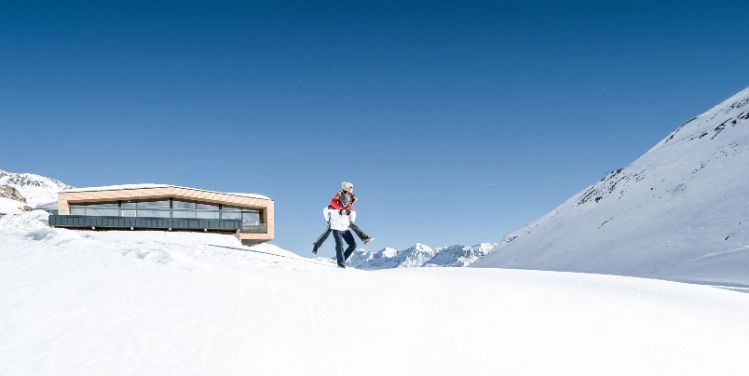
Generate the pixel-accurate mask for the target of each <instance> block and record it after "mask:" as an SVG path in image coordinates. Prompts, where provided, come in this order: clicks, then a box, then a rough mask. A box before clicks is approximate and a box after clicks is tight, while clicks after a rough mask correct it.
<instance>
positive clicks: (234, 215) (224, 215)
mask: <svg viewBox="0 0 749 376" xmlns="http://www.w3.org/2000/svg"><path fill="white" fill-rule="evenodd" d="M221 218H222V219H242V212H239V211H236V212H227V211H224V212H223V213H221Z"/></svg>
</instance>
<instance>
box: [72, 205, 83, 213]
mask: <svg viewBox="0 0 749 376" xmlns="http://www.w3.org/2000/svg"><path fill="white" fill-rule="evenodd" d="M70 214H72V215H86V208H84V207H82V206H80V205H70Z"/></svg>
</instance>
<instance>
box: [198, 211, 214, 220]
mask: <svg viewBox="0 0 749 376" xmlns="http://www.w3.org/2000/svg"><path fill="white" fill-rule="evenodd" d="M218 213H219V212H218V210H216V211H200V210H198V211H197V212H196V216H197V217H198V218H200V219H218Z"/></svg>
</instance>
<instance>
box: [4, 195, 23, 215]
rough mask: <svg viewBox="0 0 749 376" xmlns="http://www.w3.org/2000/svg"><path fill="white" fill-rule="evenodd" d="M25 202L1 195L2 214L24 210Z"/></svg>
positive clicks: (17, 212)
mask: <svg viewBox="0 0 749 376" xmlns="http://www.w3.org/2000/svg"><path fill="white" fill-rule="evenodd" d="M24 206H26V204H25V203H23V202H21V201H16V200H11V199H9V198H5V197H0V214H19V213H21V212H22V211H23V207H24Z"/></svg>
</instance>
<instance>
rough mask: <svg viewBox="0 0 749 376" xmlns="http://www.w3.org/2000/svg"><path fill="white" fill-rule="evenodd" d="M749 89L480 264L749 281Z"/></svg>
mask: <svg viewBox="0 0 749 376" xmlns="http://www.w3.org/2000/svg"><path fill="white" fill-rule="evenodd" d="M748 119H749V88H747V89H745V90H743V91H741V92H739V93H738V94H736V95H734V96H733V97H731V98H729V99H727V100H726V101H724V102H722V103H721V104H719V105H717V106H715V107H714V108H712V109H710V110H709V111H707V112H705V113H704V114H702V115H700V116H697V117H696V118H694V119H692V120H690V121H688V122H687V123H685V124H684V125H682V126H681V127H679V128H678V129H676V130H675V131H674V132H673V133H671V134H670V135H669V136H668V137H666V138H665V139H664V140H663V141H661V142H660V143H658V144H657V145H656V146H655V147H654V148H652V149H651V150H650V151H648V152H647V153H646V154H644V155H643V156H642V157H640V158H639V159H637V160H636V161H634V162H633V163H632V164H630V165H629V166H627V167H626V168H623V169H619V170H615V171H612V172H611V173H609V174H608V175H606V176H605V177H604V178H603V179H602V180H601V181H599V182H598V183H596V184H594V185H592V186H590V187H588V188H586V189H585V190H583V191H582V192H580V193H579V194H577V195H575V196H573V197H572V198H570V199H569V200H568V201H567V202H565V203H563V204H562V205H561V206H559V207H558V208H556V209H554V210H553V211H551V212H550V213H548V214H547V215H545V216H544V217H542V218H541V219H539V220H537V221H536V222H535V223H532V224H531V225H529V226H527V227H525V228H523V229H520V230H518V231H516V232H515V233H513V234H510V235H509V236H508V237H507V238H506V239H505V242H504V243H503V244H502V245H500V246H499V247H498V248H497V249H496V250H495V251H494V252H493V253H491V254H489V255H488V256H486V257H484V258H482V259H480V260H478V261H477V262H476V263H474V264H473V265H474V266H483V267H503V268H520V269H538V270H558V271H574V272H591V273H605V274H619V275H630V276H644V277H654V278H664V279H671V280H681V281H692V282H701V283H711V284H725V285H728V286H748V285H749V120H748Z"/></svg>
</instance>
